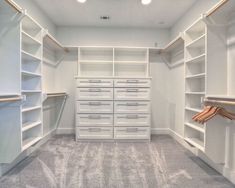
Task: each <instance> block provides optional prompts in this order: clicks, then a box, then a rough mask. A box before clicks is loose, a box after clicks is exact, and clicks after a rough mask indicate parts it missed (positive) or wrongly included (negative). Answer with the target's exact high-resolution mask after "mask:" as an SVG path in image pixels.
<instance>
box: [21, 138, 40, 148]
mask: <svg viewBox="0 0 235 188" xmlns="http://www.w3.org/2000/svg"><path fill="white" fill-rule="evenodd" d="M39 140H41V137H33V138H29V139H26V140H24V141H23V147H22V151H24V150H26V149H28V148H29V147H31V146H32V145H34V144H36V143H37V142H38V141H39Z"/></svg>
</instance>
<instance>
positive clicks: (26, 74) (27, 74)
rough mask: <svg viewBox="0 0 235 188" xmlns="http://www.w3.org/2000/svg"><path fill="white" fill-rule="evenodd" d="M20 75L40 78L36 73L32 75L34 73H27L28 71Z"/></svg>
mask: <svg viewBox="0 0 235 188" xmlns="http://www.w3.org/2000/svg"><path fill="white" fill-rule="evenodd" d="M21 74H22V75H23V76H31V77H40V76H41V75H40V74H38V73H34V72H29V71H21Z"/></svg>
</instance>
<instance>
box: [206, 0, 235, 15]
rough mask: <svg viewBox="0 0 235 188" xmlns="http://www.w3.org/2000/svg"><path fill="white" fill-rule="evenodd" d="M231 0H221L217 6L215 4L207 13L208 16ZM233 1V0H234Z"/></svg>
mask: <svg viewBox="0 0 235 188" xmlns="http://www.w3.org/2000/svg"><path fill="white" fill-rule="evenodd" d="M228 1H229V0H222V1H220V2H219V3H218V4H217V6H215V7H214V8H213V9H211V10H210V11H209V12H208V13H207V14H206V17H209V16H211V15H212V14H213V13H215V12H216V11H217V10H218V9H219V8H220V7H222V6H223V5H224V4H225V3H227V2H228ZM232 1H233V0H232Z"/></svg>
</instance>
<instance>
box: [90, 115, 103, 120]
mask: <svg viewBox="0 0 235 188" xmlns="http://www.w3.org/2000/svg"><path fill="white" fill-rule="evenodd" d="M88 119H101V115H89V116H88Z"/></svg>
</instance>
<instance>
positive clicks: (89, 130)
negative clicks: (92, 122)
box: [76, 127, 113, 140]
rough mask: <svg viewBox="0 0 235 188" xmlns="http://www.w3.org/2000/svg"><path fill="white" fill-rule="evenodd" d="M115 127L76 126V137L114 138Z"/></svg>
mask: <svg viewBox="0 0 235 188" xmlns="http://www.w3.org/2000/svg"><path fill="white" fill-rule="evenodd" d="M112 138H113V127H76V139H77V140H79V139H112Z"/></svg>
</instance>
